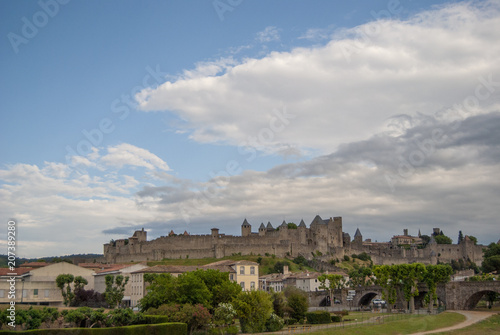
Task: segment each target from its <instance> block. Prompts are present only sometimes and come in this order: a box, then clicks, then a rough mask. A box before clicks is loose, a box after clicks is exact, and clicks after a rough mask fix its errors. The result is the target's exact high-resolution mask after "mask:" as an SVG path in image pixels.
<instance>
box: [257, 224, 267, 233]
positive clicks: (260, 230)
mask: <svg viewBox="0 0 500 335" xmlns="http://www.w3.org/2000/svg"><path fill="white" fill-rule="evenodd" d="M266 230H267V229H266V226H264V222H262V223H261V224H260V227H259V236H264V235H266Z"/></svg>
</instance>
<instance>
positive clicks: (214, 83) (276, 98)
mask: <svg viewBox="0 0 500 335" xmlns="http://www.w3.org/2000/svg"><path fill="white" fill-rule="evenodd" d="M498 13H499V10H498V5H497V4H490V5H488V6H486V8H483V7H480V6H479V7H475V6H474V5H470V4H464V3H461V4H457V5H449V6H445V7H443V8H439V9H436V10H432V11H428V12H425V13H421V14H419V15H418V16H416V17H413V18H410V19H408V20H406V21H399V20H385V21H377V22H371V23H367V24H365V25H362V26H359V27H356V28H353V29H348V30H342V31H337V33H336V35H335V39H333V40H331V41H330V42H329V43H327V44H326V45H324V46H321V47H312V48H296V49H293V50H291V51H290V52H271V53H269V54H268V55H266V56H265V57H263V58H261V59H255V58H249V59H244V60H242V61H241V62H240V63H239V64H235V65H232V66H230V67H227V68H225V69H224V72H223V73H222V74H219V75H215V74H214V72H211V73H210V74H207V75H205V76H201V77H198V76H197V77H193V78H191V79H190V78H185V77H182V78H179V79H178V80H176V81H171V82H166V83H164V84H163V85H161V86H160V87H158V88H157V89H148V90H145V91H143V92H141V93H140V94H138V95H137V100H138V102H139V107H140V109H142V110H144V111H151V110H165V111H169V112H172V113H175V114H177V115H178V116H179V117H180V118H181V119H183V120H185V121H186V128H185V129H184V130H186V129H189V130H191V138H192V139H194V140H196V141H199V142H204V143H226V144H231V145H245V144H247V145H248V141H249V138H252V137H258V136H259V134H263V133H262V132H263V131H264V132H265V131H266V129H267V128H269V122H270V119H271V118H272V117H273V113H272V111H273V109H276V108H280V107H281V106H283V105H286V107H287V110H288V111H289V113H292V114H293V115H295V116H296V117H295V118H294V119H293V120H291V122H290V123H289V125H287V126H286V128H285V129H283V131H281V132H279V133H278V132H274V133H273V134H272V135H273V137H272V140H270V141H267V142H266V143H265V144H266V145H267V146H269V147H270V148H276V147H278V148H282V147H292V148H300V149H301V150H303V151H307V150H308V149H315V150H319V151H320V152H322V153H328V152H331V151H333V150H335V148H337V147H338V145H339V144H341V143H348V142H351V141H355V140H359V139H362V138H366V137H367V136H370V135H371V134H374V133H376V132H378V131H380V130H381V129H383V127H384V126H385V123H386V121H387V119H389V118H390V117H391V116H393V115H395V114H412V113H415V112H417V111H418V112H422V113H434V112H436V111H438V110H442V109H445V108H448V107H450V106H452V105H453V104H455V103H461V102H462V101H463V100H464V99H465V98H466V97H468V96H469V95H474V90H475V88H476V86H477V85H478V84H479V81H478V78H479V77H481V76H483V77H485V76H488V75H491V74H493V80H494V81H496V82H498V81H499V80H500V78H498V77H497V76H496V74H498V73H500V63H499V62H498V56H499V55H500V45H499V44H498V43H497V42H498V40H500V29H498V27H500V16H499V15H498ZM495 94H496V95H498V92H496V93H495ZM491 103H492V99H489V100H485V101H480V106H479V107H478V111H477V112H478V113H482V112H484V111H483V109H484V108H488V105H489V104H491ZM261 144H262V143H261Z"/></svg>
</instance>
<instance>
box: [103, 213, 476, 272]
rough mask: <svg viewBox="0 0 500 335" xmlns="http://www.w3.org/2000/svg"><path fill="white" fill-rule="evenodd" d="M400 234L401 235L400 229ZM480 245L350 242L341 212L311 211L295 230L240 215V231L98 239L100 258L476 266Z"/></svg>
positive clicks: (139, 234) (140, 232)
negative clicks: (325, 215)
mask: <svg viewBox="0 0 500 335" xmlns="http://www.w3.org/2000/svg"><path fill="white" fill-rule="evenodd" d="M405 234H406V235H407V230H406V229H405ZM407 237H409V238H411V236H407ZM409 240H411V239H409ZM483 248H484V246H481V245H474V242H473V241H471V240H470V239H469V238H468V237H466V238H465V239H464V240H463V241H462V242H460V243H459V244H437V243H436V241H435V240H434V238H432V239H431V241H430V243H428V244H427V245H426V246H425V248H421V246H418V245H417V243H411V244H409V245H405V246H400V245H395V244H393V243H391V242H371V240H365V241H363V237H362V235H361V232H360V230H359V229H357V230H356V233H355V235H354V239H353V240H352V241H351V238H350V236H349V234H347V233H344V232H343V231H342V217H333V218H332V217H331V218H329V219H327V220H323V219H322V218H321V217H320V216H319V215H316V217H315V218H314V219H313V220H312V222H311V224H310V225H309V228H308V227H307V226H306V224H305V222H304V220H301V222H300V224H299V225H298V226H297V228H296V229H289V227H288V224H287V223H286V222H285V221H283V223H282V224H281V225H280V226H278V227H277V228H274V227H273V226H272V224H271V223H270V222H268V223H267V225H264V223H261V225H260V227H259V229H258V232H252V226H251V225H250V223H248V221H247V220H246V219H245V220H244V221H243V223H242V225H241V236H232V235H225V234H220V233H219V229H218V228H212V232H211V234H210V235H189V234H187V233H186V232H185V233H184V234H182V235H175V234H173V232H171V234H170V235H169V236H162V237H159V238H157V239H155V240H152V241H148V240H147V232H146V231H144V229H142V230H138V231H136V232H134V235H133V236H132V237H129V238H128V239H119V240H116V241H113V242H111V243H106V244H104V258H105V260H106V261H107V262H109V263H120V262H131V261H134V262H138V261H148V260H162V259H164V258H169V259H173V258H205V257H215V258H222V257H225V256H231V255H233V254H239V253H241V255H250V254H253V255H257V254H261V255H264V254H271V255H276V256H278V257H286V256H289V257H297V256H299V255H302V256H304V257H305V258H308V259H310V258H312V257H314V256H316V257H324V258H325V260H326V259H332V258H333V259H335V258H338V259H342V258H343V257H344V255H348V256H350V255H352V254H359V253H362V252H366V253H367V254H368V255H370V256H371V258H372V260H373V262H374V264H389V265H390V264H401V263H413V262H420V263H424V264H437V263H438V262H443V263H448V262H451V260H459V259H463V260H467V259H469V260H471V261H472V262H475V263H476V264H478V265H480V264H481V263H482V257H483V253H482V249H483Z"/></svg>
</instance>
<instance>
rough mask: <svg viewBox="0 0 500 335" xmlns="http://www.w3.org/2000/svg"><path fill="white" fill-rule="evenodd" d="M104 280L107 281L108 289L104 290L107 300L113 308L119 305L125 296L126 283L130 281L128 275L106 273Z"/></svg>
mask: <svg viewBox="0 0 500 335" xmlns="http://www.w3.org/2000/svg"><path fill="white" fill-rule="evenodd" d="M104 281H105V283H106V290H105V291H104V296H105V298H106V302H107V303H108V304H109V306H110V307H111V308H115V307H116V308H117V307H119V306H120V303H121V301H122V299H123V296H124V292H125V285H127V283H128V276H127V277H123V276H122V275H117V276H116V277H115V276H113V275H106V276H105V277H104Z"/></svg>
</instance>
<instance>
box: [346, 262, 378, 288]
mask: <svg viewBox="0 0 500 335" xmlns="http://www.w3.org/2000/svg"><path fill="white" fill-rule="evenodd" d="M372 275H373V272H372V269H370V268H368V267H360V268H358V269H354V270H352V271H350V272H349V286H350V287H352V288H356V287H364V286H368V285H372V284H373V280H372Z"/></svg>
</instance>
